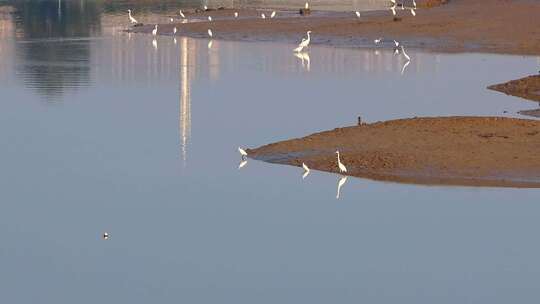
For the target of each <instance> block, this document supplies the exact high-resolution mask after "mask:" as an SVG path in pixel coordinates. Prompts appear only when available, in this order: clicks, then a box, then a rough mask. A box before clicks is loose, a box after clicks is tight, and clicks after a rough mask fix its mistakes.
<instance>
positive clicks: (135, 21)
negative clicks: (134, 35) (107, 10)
mask: <svg viewBox="0 0 540 304" xmlns="http://www.w3.org/2000/svg"><path fill="white" fill-rule="evenodd" d="M128 16H129V21H130V22H131V23H134V24H137V23H139V22H138V21H137V19H135V18H133V16H131V10H130V9H128Z"/></svg>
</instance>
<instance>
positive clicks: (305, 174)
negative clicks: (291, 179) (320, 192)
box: [302, 163, 310, 179]
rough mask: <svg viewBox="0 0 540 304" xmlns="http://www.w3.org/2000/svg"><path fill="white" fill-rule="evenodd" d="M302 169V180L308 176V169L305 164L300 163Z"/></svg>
mask: <svg viewBox="0 0 540 304" xmlns="http://www.w3.org/2000/svg"><path fill="white" fill-rule="evenodd" d="M302 168H303V169H304V174H302V179H304V178H306V176H308V175H309V172H310V170H309V168H308V166H307V165H306V164H304V163H302Z"/></svg>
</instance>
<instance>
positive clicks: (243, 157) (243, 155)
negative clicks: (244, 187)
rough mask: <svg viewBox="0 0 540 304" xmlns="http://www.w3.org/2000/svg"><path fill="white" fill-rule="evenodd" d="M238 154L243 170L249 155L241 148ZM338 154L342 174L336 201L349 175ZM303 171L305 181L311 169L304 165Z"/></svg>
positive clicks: (337, 162) (337, 161) (337, 152)
mask: <svg viewBox="0 0 540 304" xmlns="http://www.w3.org/2000/svg"><path fill="white" fill-rule="evenodd" d="M238 152H239V153H240V164H239V165H238V169H242V168H243V167H245V166H246V165H247V156H248V153H247V151H246V150H245V149H242V148H241V147H238ZM336 154H337V160H336V164H337V167H338V169H339V173H340V176H339V180H338V185H337V194H336V199H339V196H340V194H341V187H343V185H344V184H345V182H346V181H347V175H345V174H346V173H347V167H345V164H343V163H342V162H341V157H340V154H339V150H336ZM302 169H303V170H304V173H303V174H302V179H305V178H306V177H307V176H308V175H309V174H310V173H311V169H310V168H309V167H308V166H307V165H306V163H302Z"/></svg>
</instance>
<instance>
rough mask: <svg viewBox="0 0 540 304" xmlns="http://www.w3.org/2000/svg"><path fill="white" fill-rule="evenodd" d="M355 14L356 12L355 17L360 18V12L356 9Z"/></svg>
mask: <svg viewBox="0 0 540 304" xmlns="http://www.w3.org/2000/svg"><path fill="white" fill-rule="evenodd" d="M355 14H356V17H358V19H360V12H359V11H356V12H355Z"/></svg>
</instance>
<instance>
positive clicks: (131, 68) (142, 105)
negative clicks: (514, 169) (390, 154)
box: [0, 8, 540, 303]
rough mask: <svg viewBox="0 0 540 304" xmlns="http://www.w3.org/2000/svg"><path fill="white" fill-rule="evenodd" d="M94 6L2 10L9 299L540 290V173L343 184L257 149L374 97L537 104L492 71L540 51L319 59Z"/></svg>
mask: <svg viewBox="0 0 540 304" xmlns="http://www.w3.org/2000/svg"><path fill="white" fill-rule="evenodd" d="M94 11H95V12H94V13H89V14H90V15H89V16H87V17H85V18H83V20H92V21H88V22H90V25H88V24H86V23H85V22H87V21H73V22H75V23H76V24H78V26H73V27H69V26H67V25H66V24H64V25H62V23H54V20H55V19H51V20H53V23H52V24H53V25H55V26H57V27H54V26H53V27H52V28H46V27H44V26H41V25H40V24H41V23H40V22H39V20H38V21H36V26H30V25H29V24H28V22H29V21H25V20H29V19H25V18H23V17H21V16H20V14H19V15H17V14H3V15H1V17H0V92H1V94H2V97H1V98H0V139H1V142H2V146H1V149H0V168H1V173H0V187H1V188H0V189H1V192H0V193H1V196H0V197H1V201H0V202H1V203H0V240H1V243H0V299H1V302H2V303H171V302H176V303H178V302H184V303H361V302H365V303H396V302H400V303H511V302H515V303H535V302H538V301H539V300H540V297H539V296H538V287H537V278H538V276H539V275H540V261H539V260H538V258H537V257H538V256H539V254H540V245H538V242H536V239H537V231H538V230H539V229H540V221H539V220H538V218H539V214H540V205H539V204H538V195H539V191H538V190H535V189H500V188H471V187H433V186H429V187H428V186H414V185H403V184H394V183H382V182H375V181H370V180H365V179H357V178H348V180H347V182H346V183H345V185H344V186H343V188H342V189H341V195H340V198H339V200H338V199H336V191H337V189H336V187H337V182H338V179H339V177H338V176H336V175H333V174H328V173H323V172H316V171H312V173H311V174H310V175H309V176H308V177H307V178H306V179H305V180H302V178H301V174H302V173H303V172H302V170H301V169H299V168H295V167H289V166H277V165H270V164H266V163H262V162H257V161H253V160H250V161H249V162H248V164H247V165H246V166H245V167H243V168H242V169H241V170H239V169H238V163H239V161H240V157H239V154H238V152H237V150H236V149H237V147H238V146H242V147H256V146H259V145H262V144H266V143H269V142H273V141H277V140H282V139H287V138H291V137H298V136H303V135H307V134H310V133H313V132H317V131H320V130H326V129H331V128H334V127H338V126H345V125H352V124H355V123H356V121H357V116H359V115H360V116H362V118H363V120H364V121H376V120H387V119H393V118H401V117H412V116H429V115H498V116H512V117H520V116H519V115H518V114H516V113H517V111H519V110H523V109H534V108H536V107H537V105H536V104H535V103H531V102H528V101H524V100H522V99H519V98H514V97H509V96H505V95H504V94H500V93H496V92H492V91H489V90H486V89H485V87H486V86H487V85H489V84H493V83H497V82H502V81H507V80H509V79H515V78H519V77H522V76H525V75H529V74H533V73H534V72H535V70H534V69H535V67H536V66H537V58H534V57H521V56H504V55H486V54H435V53H423V52H420V51H417V50H412V49H411V50H409V51H408V53H410V56H411V57H412V60H411V64H410V65H409V66H408V67H407V68H406V70H405V71H404V73H403V74H402V73H401V69H402V66H403V64H404V59H403V57H402V56H394V55H392V49H391V47H388V46H385V47H383V48H379V49H374V48H364V49H344V48H333V47H325V46H317V45H314V46H313V47H312V48H311V49H310V51H309V57H310V63H309V65H308V64H307V62H306V59H305V58H304V64H303V65H302V61H301V59H299V58H296V57H294V56H293V55H292V52H291V49H292V48H293V47H294V46H293V45H288V44H282V43H278V42H276V43H246V42H223V41H217V40H216V41H214V42H213V45H212V48H211V49H208V42H209V41H208V40H205V39H200V40H198V39H191V38H178V39H177V42H176V44H175V43H174V41H173V40H172V38H171V37H159V38H158V39H157V42H156V43H157V49H156V48H154V47H153V45H152V39H151V38H150V37H148V36H145V35H134V34H133V35H131V36H128V35H127V34H124V33H119V32H117V31H115V30H113V29H111V26H110V24H114V23H115V21H116V20H117V19H115V18H118V17H117V16H116V15H115V14H113V13H110V14H109V13H102V12H101V9H100V8H95V10H94ZM83 15H84V14H83ZM30 16H31V14H30ZM28 18H29V17H28ZM34 18H37V17H34ZM30 20H34V19H32V18H30ZM78 20H81V19H78ZM77 22H79V23H77ZM86 25H88V26H86ZM54 28H56V30H55V29H54ZM70 28H72V29H73V28H76V29H77V30H73V31H69V29H70ZM89 29H91V30H89ZM504 111H506V113H503V112H504ZM104 232H108V233H109V234H110V238H109V239H108V240H103V239H102V237H101V236H102V234H103V233H104Z"/></svg>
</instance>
